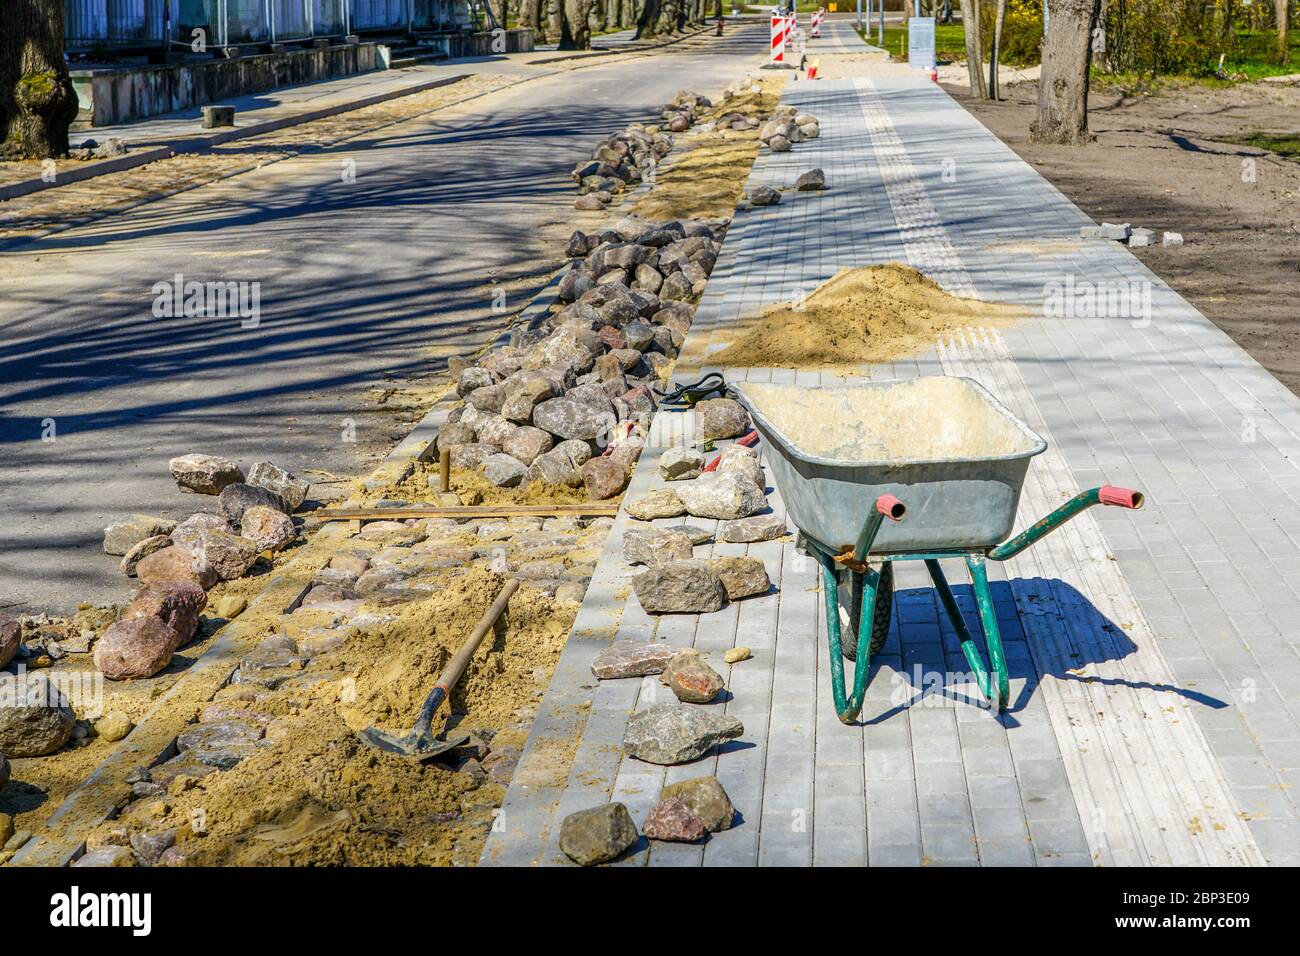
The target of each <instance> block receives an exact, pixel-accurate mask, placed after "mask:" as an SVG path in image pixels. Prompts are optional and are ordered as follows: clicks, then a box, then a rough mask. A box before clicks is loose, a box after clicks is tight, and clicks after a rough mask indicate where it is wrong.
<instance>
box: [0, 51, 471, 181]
mask: <svg viewBox="0 0 1300 956" xmlns="http://www.w3.org/2000/svg"><path fill="white" fill-rule="evenodd" d="M469 75H470V74H468V73H465V74H457V75H456V76H450V77H440V78H439V79H436V80H430V81H429V82H427V83H417V84H415V85H414V86H408V87H403V88H402V89H397V90H387V91H385V92H383V93H375V94H373V95H371V96H364V97H362V98H361V99H358V100H348V101H347V102H345V103H335V104H334V105H333V106H322V107H320V108H319V109H314V110H307V111H305V112H302V113H295V114H293V115H292V116H282V117H280V118H279V119H274V120H265V121H263V122H254V123H250V124H249V125H248V126H238V127H234V128H232V129H228V130H222V131H221V132H218V133H212V134H210V135H195V136H189V137H186V138H183V139H179V140H176V141H174V142H172V143H167V144H163V145H159V146H154V147H151V148H148V149H144V150H141V151H140V152H137V153H128V154H127V155H126V156H122V157H119V158H118V159H113V160H107V161H104V162H101V163H96V164H94V165H93V166H88V167H85V168H82V169H76V170H70V171H68V172H67V173H64V174H61V175H59V176H58V177H57V178H56V179H55V181H54V182H46V181H45V180H43V179H39V178H37V179H27V180H24V181H22V182H18V183H11V184H9V185H8V186H0V200H5V199H15V198H17V197H18V196H26V195H28V194H30V193H34V192H40V191H41V190H43V189H56V188H58V187H59V186H67V185H70V184H71V183H79V182H85V181H86V180H87V179H94V178H95V177H96V176H104V175H107V174H109V173H120V172H124V171H125V170H128V169H134V168H135V167H137V166H143V165H145V164H147V163H153V162H157V161H158V160H160V159H169V158H170V157H172V156H175V155H177V154H179V153H195V152H198V151H199V150H201V149H206V148H208V147H210V146H219V145H221V144H222V143H230V142H234V141H235V140H240V139H246V138H248V137H250V136H261V135H262V134H264V133H274V132H275V131H276V130H281V129H286V128H287V127H290V126H301V125H302V124H303V123H310V122H312V121H313V120H318V119H325V118H327V117H330V116H337V115H338V114H339V113H349V112H351V111H352V110H359V109H364V108H365V107H367V106H374V105H375V104H376V103H385V102H387V101H388V100H395V99H398V98H399V97H402V96H411V95H413V94H415V93H423V92H425V91H426V90H432V89H437V88H438V87H440V86H448V85H450V84H452V83H459V82H460V81H461V80H463V79H465V78H466V77H468V76H469ZM145 142H148V141H147V140H146V141H145Z"/></svg>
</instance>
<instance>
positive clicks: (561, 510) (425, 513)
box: [311, 501, 618, 529]
mask: <svg viewBox="0 0 1300 956" xmlns="http://www.w3.org/2000/svg"><path fill="white" fill-rule="evenodd" d="M616 514H618V505H617V504H614V503H613V502H608V501H592V502H587V503H582V504H538V505H461V506H460V507H454V508H453V507H445V508H439V507H429V508H339V509H337V510H321V511H317V512H314V513H313V514H312V515H311V517H313V518H315V519H316V520H317V521H348V522H351V523H352V527H353V528H354V529H356V528H358V525H359V523H360V522H363V521H401V520H405V519H406V518H524V517H528V518H559V517H570V518H572V517H592V518H595V517H602V516H606V515H609V516H613V515H616Z"/></svg>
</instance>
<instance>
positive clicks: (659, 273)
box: [437, 216, 726, 500]
mask: <svg viewBox="0 0 1300 956" xmlns="http://www.w3.org/2000/svg"><path fill="white" fill-rule="evenodd" d="M725 232H726V222H725V221H721V220H686V221H676V220H674V221H669V222H654V221H650V220H646V219H641V218H639V217H636V216H628V217H626V218H624V219H622V220H620V221H619V222H617V223H615V224H614V226H613V227H611V228H609V229H605V230H602V231H601V232H599V233H596V234H594V235H586V234H585V233H582V232H575V233H574V234H573V235H572V236H571V237H570V239H569V244H568V254H569V256H570V257H571V260H572V261H571V263H570V266H569V270H568V272H567V273H566V274H565V275H564V277H563V278H562V279H561V281H560V284H559V290H558V295H557V299H558V302H557V304H556V306H554V307H553V310H552V311H551V312H550V313H549V314H548V315H547V316H546V318H545V319H544V320H542V321H541V322H540V323H539V324H538V326H537V327H535V328H529V329H526V330H521V331H517V332H515V333H514V334H512V336H511V339H510V343H509V344H508V345H502V346H500V347H498V348H495V349H492V350H490V351H489V352H488V353H486V354H485V355H484V356H482V357H481V358H479V359H477V360H475V361H473V362H470V361H468V360H465V359H459V358H456V359H452V360H451V362H450V363H449V368H450V371H451V373H452V375H453V376H454V377H455V378H456V392H457V394H458V395H459V396H460V397H461V399H463V401H464V405H463V406H462V407H460V408H457V409H454V410H453V411H452V412H451V414H450V415H449V417H448V422H447V424H445V425H444V426H443V428H442V429H441V430H440V432H439V435H438V441H437V444H438V447H439V448H440V449H441V448H447V449H449V450H450V453H451V462H452V465H453V466H454V467H455V468H459V469H475V470H481V472H482V473H483V475H484V477H485V478H486V479H487V480H488V481H489V482H490V483H491V484H493V485H494V486H496V487H503V488H510V487H522V486H527V485H530V484H532V483H533V482H535V481H542V482H546V483H547V484H550V485H562V486H569V487H574V488H577V487H580V486H581V487H584V488H585V490H586V493H587V497H588V498H589V499H592V500H601V499H608V498H613V497H615V496H617V495H618V494H620V493H621V492H622V490H623V488H624V487H625V486H626V484H627V479H628V477H629V475H630V474H631V471H632V468H633V467H634V466H635V464H636V459H637V457H638V456H639V454H640V450H641V448H642V447H643V446H644V443H645V432H646V425H647V423H648V420H649V417H650V415H651V413H653V411H654V409H655V407H656V398H655V392H654V390H653V388H654V386H655V385H657V383H658V382H659V381H660V379H661V377H662V376H664V375H666V374H667V370H668V368H669V367H670V366H671V364H672V362H673V359H674V358H675V356H676V355H677V351H678V349H679V348H680V347H681V345H682V342H683V341H684V340H685V337H686V331H687V329H689V328H690V324H691V319H692V317H693V316H694V312H695V307H694V304H693V303H694V302H695V301H697V300H698V298H699V296H700V294H701V293H702V292H703V291H704V286H705V284H706V283H707V282H708V278H709V274H710V273H711V272H712V270H713V265H714V262H715V261H716V259H717V255H718V251H719V249H720V248H721V244H722V239H723V236H724V235H725Z"/></svg>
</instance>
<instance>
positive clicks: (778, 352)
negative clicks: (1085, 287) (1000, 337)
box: [709, 262, 1027, 372]
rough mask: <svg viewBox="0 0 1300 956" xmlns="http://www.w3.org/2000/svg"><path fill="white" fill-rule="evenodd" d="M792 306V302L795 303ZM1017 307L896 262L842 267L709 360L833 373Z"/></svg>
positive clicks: (748, 323) (1008, 317) (913, 348)
mask: <svg viewBox="0 0 1300 956" xmlns="http://www.w3.org/2000/svg"><path fill="white" fill-rule="evenodd" d="M797 305H798V307H796V306H797ZM1026 314H1027V313H1026V312H1025V310H1024V309H1021V308H1017V307H1013V306H1007V305H1000V304H996V303H991V302H981V301H979V300H978V299H962V298H958V297H957V296H955V295H951V294H950V293H948V292H945V291H944V290H943V288H942V287H940V286H939V284H938V283H937V282H935V281H934V280H933V279H931V278H929V277H928V276H926V275H924V274H922V273H920V272H918V271H917V270H915V269H913V268H911V267H909V266H905V265H901V264H899V263H893V262H891V263H886V264H885V265H880V266H869V267H865V268H861V269H845V270H843V271H841V272H840V273H838V274H837V275H835V276H834V277H833V278H831V279H828V280H827V281H826V282H823V283H822V284H821V285H820V286H818V287H817V288H816V289H815V290H813V292H812V294H811V295H809V296H808V297H807V298H806V299H805V300H804V301H803V302H802V304H801V305H799V304H798V303H790V302H783V303H781V304H779V305H776V306H773V307H770V308H768V309H765V310H764V311H763V312H761V313H760V314H759V315H758V316H756V317H754V318H752V319H749V320H745V321H743V323H742V324H743V326H744V329H743V331H742V332H741V333H740V335H739V336H738V337H737V338H736V339H735V340H734V341H733V342H732V343H731V344H730V345H728V346H727V347H726V348H725V349H722V350H721V351H719V352H714V353H711V354H710V355H709V362H710V364H716V365H721V366H724V367H733V368H755V367H757V368H826V369H835V370H837V371H840V372H847V371H851V370H854V369H856V368H858V367H859V366H862V365H870V364H873V363H877V362H889V361H892V360H894V359H897V358H901V357H904V356H908V355H915V354H917V353H918V352H922V351H924V350H925V349H927V348H930V347H931V346H933V345H934V344H935V343H936V342H937V341H938V340H939V338H940V337H941V336H942V335H944V334H946V333H950V332H955V331H957V330H959V329H967V328H975V327H979V326H998V325H1005V324H1007V323H1009V322H1012V321H1014V320H1016V319H1019V318H1023V317H1024V316H1025V315H1026Z"/></svg>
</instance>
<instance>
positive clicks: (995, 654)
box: [925, 555, 1011, 710]
mask: <svg viewBox="0 0 1300 956" xmlns="http://www.w3.org/2000/svg"><path fill="white" fill-rule="evenodd" d="M925 567H926V570H928V571H929V572H930V579H931V580H933V581H934V587H935V590H936V591H938V592H939V599H940V600H941V601H942V602H943V607H944V610H945V611H946V612H947V614H948V619H949V620H950V621H952V626H953V628H954V629H955V630H956V631H957V637H958V639H959V640H960V641H961V652H962V654H963V655H965V657H966V663H967V664H969V665H970V669H971V670H972V671H974V673H975V682H976V684H977V685H979V689H980V693H981V694H983V695H984V696H985V698H987V699H988V700H990V701H992V700H994V699H995V698H994V690H995V681H996V691H997V696H996V700H997V704H998V710H1006V708H1007V704H1008V703H1009V702H1010V700H1011V683H1010V680H1009V678H1008V676H1007V662H1006V657H1005V656H1004V655H1003V653H1002V635H1001V633H1000V632H999V631H998V619H997V614H996V612H995V611H994V608H993V597H992V595H991V594H990V593H989V579H988V575H987V574H986V573H985V568H984V558H983V557H982V556H980V555H967V556H966V567H967V568H968V569H969V570H970V575H971V582H972V584H973V586H974V591H975V604H976V606H977V607H978V608H979V614H980V624H981V626H982V627H983V630H984V642H985V643H986V644H987V645H988V649H989V661H990V663H991V664H992V667H993V676H990V675H989V669H988V668H987V667H985V666H984V661H983V659H982V657H981V656H980V651H979V648H978V647H977V646H976V645H975V639H974V637H972V636H971V632H970V629H969V628H968V627H966V621H965V619H964V618H963V617H962V614H961V609H960V608H959V607H958V606H957V599H956V598H955V597H954V596H953V593H952V588H951V587H949V586H948V579H947V578H946V577H945V576H944V573H943V569H942V568H941V567H939V561H938V559H937V558H926V559H925Z"/></svg>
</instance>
